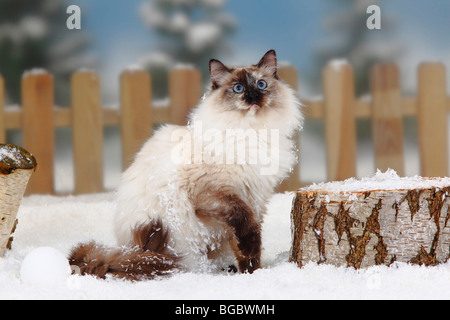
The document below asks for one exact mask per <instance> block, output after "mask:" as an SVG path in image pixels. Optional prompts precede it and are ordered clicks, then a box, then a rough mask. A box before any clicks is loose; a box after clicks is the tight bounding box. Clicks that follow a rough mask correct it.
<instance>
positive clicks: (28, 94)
mask: <svg viewBox="0 0 450 320" xmlns="http://www.w3.org/2000/svg"><path fill="white" fill-rule="evenodd" d="M279 75H280V77H281V78H282V79H283V80H285V81H286V82H287V83H288V84H290V85H291V86H292V87H293V88H295V89H297V86H298V83H297V71H296V70H295V68H293V67H289V66H286V67H281V68H280V70H279ZM120 81H121V90H120V109H119V110H116V109H108V108H104V107H102V102H101V98H100V79H99V77H98V75H97V74H96V73H95V72H88V71H83V72H77V73H75V74H74V75H73V76H72V83H71V86H72V88H71V106H70V108H61V107H55V106H54V100H53V95H54V94H53V93H54V89H53V77H52V76H51V75H50V74H48V73H45V72H30V73H27V74H25V75H24V77H23V80H22V107H21V108H16V109H14V110H8V108H7V109H4V107H3V104H4V81H3V79H2V78H1V77H0V141H5V137H6V134H5V132H6V130H9V129H22V130H23V146H24V147H25V148H26V149H28V150H29V151H30V152H32V153H33V154H34V155H35V156H36V158H37V160H38V170H37V172H36V174H35V175H34V176H33V178H32V180H31V181H30V185H29V188H28V191H27V192H28V193H41V194H53V193H54V158H55V133H54V132H55V127H72V135H73V154H74V170H75V172H74V173H75V190H74V192H75V193H78V194H79V193H93V192H102V191H104V187H103V154H102V152H103V151H102V150H103V126H105V125H119V126H120V127H121V140H122V142H121V143H122V163H123V168H126V167H127V166H128V165H129V164H130V161H131V160H132V159H133V155H134V154H135V153H136V152H137V150H138V149H139V147H140V146H141V145H142V143H143V142H144V141H145V140H146V139H148V137H150V136H151V133H152V132H151V131H152V125H153V124H155V123H164V122H170V123H175V124H184V123H185V119H186V115H187V113H188V112H189V110H190V109H191V108H192V107H193V106H195V105H196V104H197V102H198V100H199V99H200V97H201V94H202V84H201V78H200V73H199V72H198V71H197V70H195V69H174V70H173V71H172V72H171V73H170V76H169V98H170V99H169V101H170V102H169V104H170V105H168V106H166V107H159V108H154V107H152V94H151V78H150V76H149V74H148V73H147V72H145V71H125V72H124V73H123V74H122V76H121V79H120ZM370 83H371V98H370V99H357V98H355V93H354V76H353V70H352V68H351V67H350V66H349V65H347V64H343V65H342V64H341V65H336V64H330V65H328V66H326V67H325V68H324V71H323V95H324V98H323V100H322V101H302V102H303V103H304V104H305V105H306V108H305V116H306V117H307V118H313V119H323V120H324V124H325V139H326V149H327V174H328V180H329V181H334V180H343V179H346V178H349V177H354V176H356V161H357V159H356V139H357V137H356V124H355V123H356V121H355V120H356V119H357V118H371V122H372V133H373V135H372V136H373V143H374V153H375V165H376V167H377V168H380V169H382V170H386V169H387V168H392V169H395V170H396V171H397V172H398V173H399V174H400V175H403V174H404V151H403V117H404V116H411V115H415V116H417V119H418V121H417V123H418V134H419V149H420V160H421V174H422V175H423V176H446V175H447V174H448V171H447V170H448V159H447V157H448V156H447V154H448V153H447V148H448V141H447V113H448V111H449V109H450V100H449V98H448V96H447V93H446V79H445V68H444V67H443V65H441V64H438V63H426V64H422V65H421V66H420V67H419V69H418V93H417V97H403V96H402V92H401V88H400V79H399V70H398V68H397V66H396V65H394V64H379V65H375V66H374V67H373V69H372V70H371V79H370ZM303 184H304V183H302V182H301V181H300V177H299V168H298V167H296V168H295V170H294V173H293V175H292V177H291V178H290V179H289V180H288V181H286V182H285V183H284V184H283V185H282V186H281V188H280V190H293V189H295V188H298V187H299V186H301V185H303Z"/></svg>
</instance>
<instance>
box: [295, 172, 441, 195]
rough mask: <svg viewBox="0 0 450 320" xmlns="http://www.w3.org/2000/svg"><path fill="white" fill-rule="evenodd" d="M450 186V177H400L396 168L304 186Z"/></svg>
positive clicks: (338, 190)
mask: <svg viewBox="0 0 450 320" xmlns="http://www.w3.org/2000/svg"><path fill="white" fill-rule="evenodd" d="M448 186H450V178H448V177H445V178H422V177H419V176H413V177H400V176H399V175H398V174H397V172H395V170H392V169H389V170H387V171H386V172H381V171H380V170H377V173H376V174H375V175H374V176H372V177H364V178H362V179H360V180H357V179H355V178H350V179H347V180H345V181H333V182H327V183H317V184H312V185H310V186H308V187H305V188H302V190H304V191H319V190H320V191H326V192H334V193H351V192H363V191H369V190H411V189H429V188H433V187H435V188H444V187H448Z"/></svg>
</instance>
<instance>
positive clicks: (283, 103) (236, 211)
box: [69, 50, 303, 280]
mask: <svg viewBox="0 0 450 320" xmlns="http://www.w3.org/2000/svg"><path fill="white" fill-rule="evenodd" d="M209 69H210V75H211V82H212V85H211V88H210V90H209V92H208V93H207V94H206V95H205V97H204V98H203V99H202V101H201V102H200V104H199V105H198V106H197V107H196V108H195V110H194V111H193V112H192V114H191V115H190V119H189V124H188V126H186V127H181V126H175V125H167V126H165V127H163V128H161V129H160V130H158V131H157V132H156V133H155V134H154V136H153V137H152V138H151V139H150V140H149V141H148V142H147V143H146V144H145V145H144V146H143V148H142V150H141V151H140V152H139V153H138V154H137V156H136V159H135V161H134V163H133V164H132V165H131V166H130V168H129V169H128V170H126V172H125V173H124V174H123V177H122V183H121V186H120V187H119V190H118V194H117V203H116V208H117V212H116V219H115V224H116V225H115V229H116V235H117V239H118V243H119V245H120V247H116V248H106V247H103V246H99V245H96V244H95V243H93V242H92V243H89V244H85V245H81V246H79V247H78V248H76V249H74V250H73V251H72V253H71V256H70V258H69V260H70V263H71V265H76V266H78V267H79V268H80V272H81V274H93V275H96V276H99V277H101V278H104V277H105V276H106V275H107V274H112V275H115V276H118V277H123V278H127V279H132V280H142V279H151V278H153V277H155V276H160V275H166V274H170V273H171V272H173V271H174V270H189V271H206V270H212V268H213V270H214V268H215V269H217V270H224V269H227V268H231V270H236V269H237V268H238V269H239V271H240V272H249V273H252V272H253V271H254V270H255V269H257V268H259V267H260V259H261V224H262V222H263V217H264V214H265V213H266V204H267V201H268V199H270V197H271V195H272V194H273V192H274V189H275V188H276V187H277V186H278V185H279V184H280V182H281V181H282V180H283V179H285V178H286V177H287V176H288V175H289V173H290V171H291V168H292V166H293V165H294V164H295V162H296V156H295V153H294V152H293V150H294V148H293V146H294V144H293V141H292V137H293V135H294V132H295V130H296V129H299V128H300V126H301V123H302V120H303V118H302V115H301V110H300V103H299V102H298V100H297V99H296V97H295V94H294V92H293V91H292V90H291V89H290V88H289V87H288V86H287V85H286V84H285V83H283V82H282V81H280V80H279V79H278V76H277V58H276V54H275V51H274V50H271V51H269V52H267V53H266V54H265V55H264V57H263V58H262V59H261V60H260V61H259V63H258V64H256V65H252V66H250V67H248V68H230V67H227V66H225V65H224V64H222V63H221V62H220V61H218V60H211V61H210V65H209ZM236 266H237V268H236Z"/></svg>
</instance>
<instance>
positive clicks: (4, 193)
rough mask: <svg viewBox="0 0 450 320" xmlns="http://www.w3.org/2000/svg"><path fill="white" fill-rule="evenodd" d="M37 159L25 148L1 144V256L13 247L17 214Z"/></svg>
mask: <svg viewBox="0 0 450 320" xmlns="http://www.w3.org/2000/svg"><path fill="white" fill-rule="evenodd" d="M35 168H36V159H35V158H34V157H33V155H31V154H30V153H29V152H28V151H26V150H25V149H23V148H21V147H18V146H15V145H12V144H0V257H2V256H4V254H5V251H6V249H8V248H11V241H12V237H10V235H11V234H12V233H13V232H14V229H15V226H16V224H17V220H16V216H17V211H18V209H19V206H20V202H21V200H22V197H23V194H24V192H25V189H26V187H27V184H28V180H29V179H30V177H31V174H32V173H33V172H34V169H35Z"/></svg>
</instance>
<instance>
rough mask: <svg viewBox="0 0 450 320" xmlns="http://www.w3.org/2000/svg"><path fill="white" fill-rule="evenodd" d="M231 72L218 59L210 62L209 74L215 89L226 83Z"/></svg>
mask: <svg viewBox="0 0 450 320" xmlns="http://www.w3.org/2000/svg"><path fill="white" fill-rule="evenodd" d="M230 73H231V70H230V69H228V68H227V67H226V66H225V65H224V64H223V63H222V62H220V61H219V60H216V59H211V60H210V61H209V74H210V76H211V82H212V87H213V89H217V88H219V87H220V86H221V85H222V84H223V82H224V81H225V79H226V77H227V75H228V74H230Z"/></svg>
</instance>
